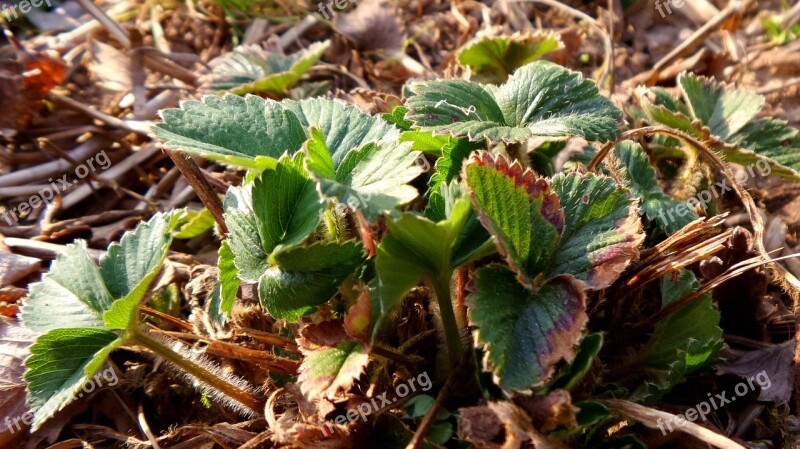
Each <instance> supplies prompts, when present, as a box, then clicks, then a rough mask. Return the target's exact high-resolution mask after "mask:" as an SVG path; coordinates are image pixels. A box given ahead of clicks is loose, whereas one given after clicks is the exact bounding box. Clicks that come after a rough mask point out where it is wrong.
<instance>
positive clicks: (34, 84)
mask: <svg viewBox="0 0 800 449" xmlns="http://www.w3.org/2000/svg"><path fill="white" fill-rule="evenodd" d="M14 42H15V46H16V47H17V52H18V53H19V56H18V57H17V58H16V59H2V58H0V94H2V95H0V110H2V111H3V114H0V130H3V129H6V130H11V131H12V132H10V133H9V132H5V134H13V131H16V130H17V129H19V128H21V127H23V126H25V125H26V124H27V123H28V122H29V121H30V119H31V117H33V115H34V114H36V113H38V112H39V109H40V108H41V104H42V100H44V99H45V98H46V97H47V94H48V93H49V92H50V90H51V89H52V88H53V87H55V86H58V85H60V84H61V83H63V82H64V74H65V72H66V64H65V63H64V61H63V60H62V59H61V58H60V57H59V56H57V55H53V56H51V55H50V54H49V53H46V52H29V51H27V50H25V49H24V48H23V47H22V46H21V44H19V43H18V42H16V41H14ZM6 53H7V52H6ZM0 134H4V133H3V132H0Z"/></svg>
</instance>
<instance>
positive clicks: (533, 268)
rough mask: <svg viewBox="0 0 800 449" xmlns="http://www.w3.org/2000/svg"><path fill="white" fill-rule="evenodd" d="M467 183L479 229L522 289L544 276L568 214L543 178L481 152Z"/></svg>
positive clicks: (468, 172)
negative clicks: (490, 238) (492, 241)
mask: <svg viewBox="0 0 800 449" xmlns="http://www.w3.org/2000/svg"><path fill="white" fill-rule="evenodd" d="M465 172H466V181H467V185H468V186H469V189H470V194H471V196H472V200H473V202H474V204H475V206H476V210H477V212H478V217H479V218H480V220H481V223H482V224H483V225H484V227H485V228H486V229H487V230H488V231H489V233H490V234H492V236H493V237H494V238H495V240H496V243H497V246H498V249H499V250H500V253H501V254H503V255H504V256H505V257H506V260H507V261H508V264H509V265H510V266H511V268H512V269H513V270H514V271H515V272H516V273H517V275H518V277H519V281H520V282H522V283H523V285H525V286H527V287H529V288H532V287H533V278H534V277H535V276H536V275H537V274H539V273H541V272H542V271H544V270H545V269H546V268H547V267H548V266H549V265H550V261H551V259H552V258H553V256H554V252H555V248H556V247H557V245H558V240H559V237H560V235H561V233H562V231H563V229H564V212H563V211H562V210H561V207H560V206H559V201H558V197H557V196H556V195H555V194H554V193H551V192H550V185H549V183H548V181H547V179H545V178H541V177H538V176H536V174H535V173H533V172H532V171H531V170H529V169H526V170H523V169H522V166H521V165H520V164H519V162H518V161H515V162H514V163H512V164H509V163H508V161H507V160H506V159H505V158H504V157H502V156H498V157H496V158H495V157H493V156H492V155H491V154H490V153H489V152H486V151H482V152H479V153H476V154H475V155H473V156H472V157H471V158H470V162H469V164H468V165H467V166H466V168H465Z"/></svg>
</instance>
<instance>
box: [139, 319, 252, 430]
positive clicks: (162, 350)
mask: <svg viewBox="0 0 800 449" xmlns="http://www.w3.org/2000/svg"><path fill="white" fill-rule="evenodd" d="M131 338H132V339H133V341H135V342H136V343H138V344H140V345H142V346H144V347H146V348H147V349H149V350H151V351H153V352H154V353H156V354H158V355H159V356H161V357H163V358H164V359H166V360H167V361H168V362H170V363H172V364H173V365H175V366H177V367H178V368H180V369H182V370H183V371H185V372H186V373H187V374H190V375H191V376H192V377H195V378H197V379H198V380H200V381H201V382H202V383H204V384H206V385H208V386H209V387H211V388H213V389H215V390H217V391H219V392H220V393H222V394H225V395H226V396H229V397H231V398H233V399H234V400H236V401H237V402H239V403H240V404H242V405H244V406H245V407H247V408H248V409H250V410H251V411H253V412H254V413H256V414H259V415H260V414H261V410H263V409H264V402H263V401H261V400H259V399H258V398H257V397H256V396H255V395H254V394H252V393H250V392H249V391H244V390H242V389H240V388H239V387H237V386H235V385H233V384H230V383H228V382H226V381H225V380H223V379H220V378H219V377H217V376H215V375H214V374H212V373H210V372H209V371H208V370H206V369H205V368H203V367H202V366H200V365H198V364H196V363H194V362H193V361H191V360H188V359H186V358H184V357H183V356H181V355H180V354H178V353H177V352H175V351H173V350H172V349H170V348H168V347H166V346H164V345H163V344H162V343H161V342H159V341H158V340H156V339H154V338H152V337H150V336H148V335H146V334H145V333H144V332H142V331H136V332H131Z"/></svg>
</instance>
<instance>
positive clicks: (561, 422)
mask: <svg viewBox="0 0 800 449" xmlns="http://www.w3.org/2000/svg"><path fill="white" fill-rule="evenodd" d="M513 401H514V403H515V404H516V405H518V406H519V407H521V408H522V409H523V410H525V412H526V413H527V414H528V416H530V418H531V421H532V422H533V425H534V426H535V427H536V428H537V429H539V430H541V431H543V432H547V431H550V430H553V429H555V428H556V427H558V426H566V427H571V426H577V425H578V422H577V420H576V418H575V414H576V413H577V412H578V410H579V409H578V408H577V407H575V406H574V405H572V398H571V397H570V395H569V392H568V391H566V390H558V391H554V392H552V393H550V394H548V395H544V396H522V395H517V396H515V397H514V398H513Z"/></svg>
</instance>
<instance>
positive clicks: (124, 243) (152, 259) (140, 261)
mask: <svg viewBox="0 0 800 449" xmlns="http://www.w3.org/2000/svg"><path fill="white" fill-rule="evenodd" d="M178 216H179V213H170V214H160V213H159V214H156V215H154V216H153V218H151V219H150V221H148V222H146V223H141V224H139V226H137V227H136V229H134V230H133V231H132V232H127V233H125V235H123V236H122V239H121V240H120V242H119V243H112V244H111V245H110V246H109V247H108V252H107V253H106V254H105V255H104V256H103V257H101V258H100V274H101V276H102V277H103V280H104V282H105V285H106V287H107V288H108V291H109V293H110V294H111V296H112V297H114V298H116V299H117V301H115V302H114V303H113V304H112V305H111V308H110V309H108V310H107V311H106V312H105V313H104V314H103V321H104V322H105V326H106V328H108V329H125V328H127V327H128V326H130V325H131V322H132V320H133V317H134V315H135V313H136V309H137V307H138V306H139V302H140V301H141V300H142V298H143V297H144V295H145V293H146V292H147V287H148V286H149V285H150V282H151V281H152V280H153V278H154V277H155V276H156V274H158V270H160V269H161V265H163V264H164V259H166V258H167V251H168V250H169V246H170V244H171V243H172V232H173V230H174V228H175V226H176V224H177V223H178V220H177V217H178Z"/></svg>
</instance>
